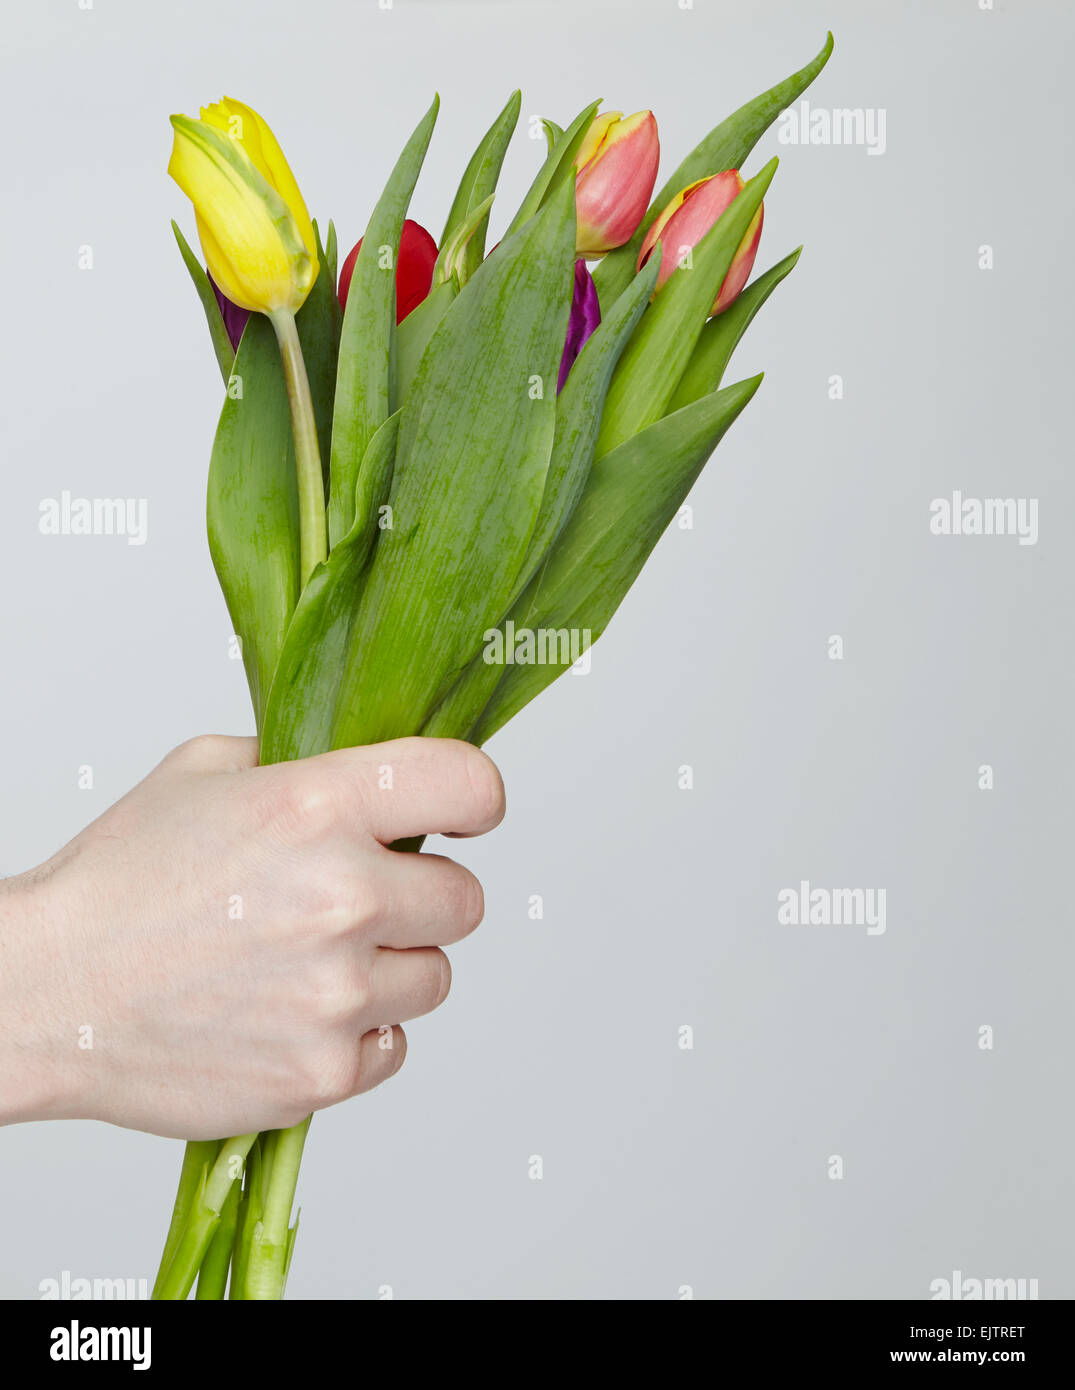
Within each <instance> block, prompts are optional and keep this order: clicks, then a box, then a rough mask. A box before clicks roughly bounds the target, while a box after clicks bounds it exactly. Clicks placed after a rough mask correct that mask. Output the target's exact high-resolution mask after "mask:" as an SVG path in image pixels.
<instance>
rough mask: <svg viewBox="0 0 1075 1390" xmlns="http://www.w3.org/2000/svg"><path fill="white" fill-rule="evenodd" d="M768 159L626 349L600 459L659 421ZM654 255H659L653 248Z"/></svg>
mask: <svg viewBox="0 0 1075 1390" xmlns="http://www.w3.org/2000/svg"><path fill="white" fill-rule="evenodd" d="M776 166H777V160H775V159H771V160H770V161H769V163H768V164H767V165H766V166H765V168H764V169H762V171H761V173H759V174H757V175H755V177H754V178H752V179H751V180H750V182H749V183H747V184H746V185H745V186H744V187H743V189H742V191H741V192H740V193H739V195H738V196H737V197H736V198H735V200H734V201H733V202H732V203H731V204H730V205H729V206H728V207H727V208H725V210H724V211H723V212H722V213H721V215H720V217H718V218H717V220H716V222H715V223H714V224H713V226H712V227H710V229H709V231H708V232H706V234H705V236H704V237H702V239H701V241H699V242H698V244H697V245H696V246H695V247H694V248H693V251H692V253H691V261H690V262H689V263H687V264H683V265H680V266H679V267H678V268H677V269H676V270H674V271H673V272H672V274H671V275H670V276H669V278H668V280H667V281H666V282H665V284H664V286H663V287H662V289H661V290H660V292H659V293H658V295H657V297H656V299H655V300H654V302H653V306H652V308H651V309H650V311H649V313H648V314H646V316H645V317H644V318H643V320H642V322H641V324H640V325H639V326H638V328H637V329H636V331H635V334H634V337H633V338H632V339H631V341H630V342H629V343H628V344H627V347H626V348H625V349H624V352H623V355H622V356H621V358H620V362H619V366H618V367H617V368H616V372H615V374H614V376H613V378H612V384H611V386H610V387H609V389H608V396H607V398H606V400H605V412H604V416H603V417H602V420H601V433H600V435H599V436H598V440H597V457H598V458H600V457H601V455H602V454H607V453H608V452H609V450H611V449H615V448H616V447H617V446H618V445H620V444H623V443H624V442H625V441H626V440H628V439H630V437H631V436H632V435H633V434H637V433H638V431H639V430H643V429H645V428H646V426H647V425H651V424H653V422H654V421H655V420H659V419H660V418H661V416H662V415H663V414H664V413H665V411H666V410H667V408H668V402H669V401H670V400H671V399H672V395H673V393H674V392H675V389H676V387H677V386H678V385H679V381H680V378H681V377H682V375H683V372H684V370H685V369H686V366H687V363H688V362H689V361H690V359H691V354H692V353H693V351H694V348H695V345H696V343H697V342H698V339H699V337H700V335H701V332H702V329H703V327H704V326H705V322H706V318H707V316H708V314H709V311H710V309H711V308H712V306H713V301H714V299H716V297H717V292H718V290H719V289H720V286H721V282H722V281H723V279H724V277H725V275H726V274H727V272H728V267H729V266H730V265H731V263H732V258H733V257H734V255H735V253H736V250H737V249H738V247H739V244H740V242H741V241H742V240H743V237H744V236H745V234H746V230H747V228H748V227H749V226H750V223H751V220H752V218H753V217H754V214H755V212H757V210H758V207H759V206H760V204H761V201H762V199H763V198H764V196H765V192H766V190H767V189H768V187H769V184H770V182H771V181H772V177H773V174H774V173H775V172H776ZM653 254H654V258H656V255H657V251H656V250H654V253H653Z"/></svg>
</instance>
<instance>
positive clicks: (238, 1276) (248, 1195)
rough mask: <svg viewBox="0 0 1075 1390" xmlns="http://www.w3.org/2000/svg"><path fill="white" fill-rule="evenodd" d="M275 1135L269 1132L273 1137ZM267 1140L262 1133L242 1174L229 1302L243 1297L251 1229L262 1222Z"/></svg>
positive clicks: (273, 1131)
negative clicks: (262, 1171)
mask: <svg viewBox="0 0 1075 1390" xmlns="http://www.w3.org/2000/svg"><path fill="white" fill-rule="evenodd" d="M275 1132H276V1131H275V1130H271V1131H269V1133H273V1134H275ZM267 1138H268V1134H263V1135H261V1136H260V1137H259V1138H258V1139H257V1141H256V1142H255V1144H254V1146H253V1148H252V1149H251V1150H250V1156H249V1158H248V1159H247V1164H246V1172H245V1173H244V1174H243V1194H242V1196H241V1197H240V1199H239V1213H238V1219H237V1221H236V1223H235V1239H234V1241H233V1244H232V1252H231V1288H230V1289H229V1290H228V1298H229V1299H244V1298H245V1297H246V1262H247V1258H248V1256H249V1254H250V1244H251V1242H252V1241H253V1239H254V1229H255V1227H256V1226H257V1224H258V1222H259V1221H260V1220H261V1170H262V1162H263V1154H264V1150H265V1141H266V1139H267Z"/></svg>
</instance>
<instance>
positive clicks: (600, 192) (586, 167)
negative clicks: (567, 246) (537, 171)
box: [575, 111, 661, 260]
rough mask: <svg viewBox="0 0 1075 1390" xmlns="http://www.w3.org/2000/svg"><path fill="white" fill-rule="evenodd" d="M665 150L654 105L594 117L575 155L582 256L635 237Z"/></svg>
mask: <svg viewBox="0 0 1075 1390" xmlns="http://www.w3.org/2000/svg"><path fill="white" fill-rule="evenodd" d="M660 154H661V146H660V141H659V140H658V138H657V122H656V120H655V119H654V116H653V112H652V111H636V112H635V114H634V115H633V116H627V117H626V118H625V117H624V116H623V113H622V112H620V111H603V112H602V113H601V114H600V115H599V116H596V117H595V118H594V122H593V124H592V125H591V126H590V129H589V130H588V131H587V132H586V138H585V139H584V140H583V142H582V145H581V147H580V149H579V152H578V154H577V155H576V157H575V168H576V169H577V170H578V173H577V175H576V178H575V204H576V210H577V215H578V241H577V244H576V249H575V254H576V255H577V256H579V257H581V258H582V259H584V260H593V259H594V258H596V257H598V256H603V255H604V254H605V253H606V252H607V251H612V250H614V249H615V248H616V247H617V246H623V245H624V243H625V242H628V241H630V240H631V238H632V237H633V236H634V234H635V232H636V231H637V230H638V225H639V223H640V222H641V221H642V218H643V217H644V216H645V215H646V209H647V208H648V207H649V201H650V199H651V198H652V197H653V186H654V184H655V183H656V182H657V165H658V163H659V160H660Z"/></svg>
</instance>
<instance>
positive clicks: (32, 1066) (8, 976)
mask: <svg viewBox="0 0 1075 1390" xmlns="http://www.w3.org/2000/svg"><path fill="white" fill-rule="evenodd" d="M58 918H59V914H58V911H57V907H56V901H55V894H54V892H53V890H52V888H51V885H50V883H49V876H48V875H45V874H42V873H41V872H40V871H31V872H30V873H26V874H20V875H19V876H17V877H15V878H9V879H3V880H0V1125H6V1124H17V1123H20V1122H24V1121H27V1120H48V1119H60V1118H64V1117H66V1116H70V1115H73V1114H76V1113H77V1105H76V1098H77V1092H78V1088H77V1084H76V1083H75V1074H76V1072H77V1070H78V1069H77V1067H76V1066H75V1065H74V1062H73V1054H74V1053H75V1052H76V1051H77V1048H78V1045H79V1034H78V1029H77V1027H74V1026H72V1025H70V1024H65V1023H64V1022H62V1021H61V1013H62V1010H61V1009H60V1007H59V1003H60V1001H59V993H60V990H59V986H60V985H61V983H62V981H63V978H64V973H65V972H64V970H63V967H62V959H63V957H62V954H61V953H60V952H59V951H58V949H57V938H58Z"/></svg>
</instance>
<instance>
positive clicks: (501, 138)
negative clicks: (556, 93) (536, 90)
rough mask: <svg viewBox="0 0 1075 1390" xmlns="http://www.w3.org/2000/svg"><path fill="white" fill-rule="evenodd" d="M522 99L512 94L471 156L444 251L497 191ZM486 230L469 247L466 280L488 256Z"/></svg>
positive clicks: (450, 217) (446, 229)
mask: <svg viewBox="0 0 1075 1390" xmlns="http://www.w3.org/2000/svg"><path fill="white" fill-rule="evenodd" d="M522 99H523V97H522V93H521V92H520V91H518V90H516V91H514V92H512V94H511V96H510V97H509V98H508V100H507V104H506V105H505V107H504V109H503V110H502V111H501V113H500V115H499V116H497V118H496V120H495V121H494V122H493V124H492V125H491V126H490V127H489V129H488V130H487V131H486V132H485V134H484V136H483V137H482V139H481V142H480V143H479V145H478V148H477V149H476V150H475V151H474V153H473V154H472V155H471V157H470V163H469V164H468V165H467V167H466V170H465V171H464V173H463V177H462V179H461V180H460V183H459V190H458V192H457V193H456V195H455V200H454V201H453V203H452V207H451V211H450V212H449V213H448V221H447V222H446V223H445V224H444V234H443V236H442V237H441V239H440V246H441V248H442V249H443V247H445V246H446V245H447V244H448V242H449V240H450V239H451V237H452V236H453V235H454V233H455V232H456V231H457V230H458V229H459V226H460V224H461V223H462V222H464V221H465V220H466V219H467V217H468V216H469V215H470V214H471V213H472V212H473V211H474V209H475V208H476V207H478V205H479V204H481V203H483V202H484V201H485V200H486V198H489V197H491V195H492V194H493V193H494V192H495V191H496V185H497V180H498V179H499V178H500V169H501V166H502V165H503V163H504V155H505V154H506V153H507V148H508V145H509V144H510V143H511V137H512V135H514V133H515V127H516V125H517V124H518V121H519V110H520V107H521V105H522ZM485 231H486V224H485V223H483V224H482V226H481V227H480V229H479V230H478V232H477V233H476V235H475V236H474V238H473V240H472V242H471V243H470V244H469V246H468V247H467V261H466V277H465V278H467V279H469V278H470V276H471V275H473V274H474V272H475V271H476V270H477V268H478V266H479V265H481V263H482V258H483V256H484V255H485Z"/></svg>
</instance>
